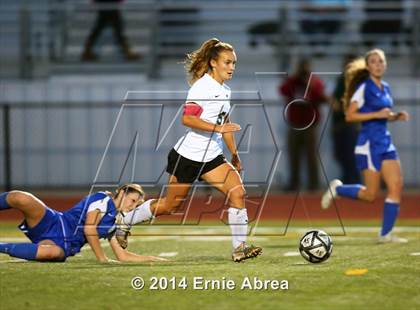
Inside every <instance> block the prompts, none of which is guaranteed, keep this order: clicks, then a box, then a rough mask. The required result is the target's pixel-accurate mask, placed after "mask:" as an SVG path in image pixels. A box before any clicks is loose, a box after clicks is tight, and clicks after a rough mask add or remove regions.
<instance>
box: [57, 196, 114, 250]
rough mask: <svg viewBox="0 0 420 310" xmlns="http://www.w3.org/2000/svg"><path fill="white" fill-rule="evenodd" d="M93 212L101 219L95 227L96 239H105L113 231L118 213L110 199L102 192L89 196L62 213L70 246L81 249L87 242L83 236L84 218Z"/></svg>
mask: <svg viewBox="0 0 420 310" xmlns="http://www.w3.org/2000/svg"><path fill="white" fill-rule="evenodd" d="M94 210H99V211H100V216H101V217H102V218H101V220H100V221H99V223H98V225H97V231H98V237H99V238H107V237H108V236H109V234H110V233H111V232H112V231H113V230H114V228H115V217H116V216H117V213H118V211H117V209H116V207H115V205H114V202H113V201H112V199H111V197H110V196H108V195H107V194H106V193H104V192H98V193H95V194H92V195H89V196H87V197H85V198H84V199H83V200H81V201H80V202H79V203H78V204H76V205H75V206H74V207H73V208H71V209H70V210H68V211H66V212H64V213H63V217H64V220H65V221H64V222H65V224H66V235H67V239H68V240H69V241H70V242H71V243H72V245H74V246H80V247H82V246H83V245H84V244H85V243H86V242H87V241H86V238H85V234H84V226H85V223H86V216H87V213H88V212H91V211H94Z"/></svg>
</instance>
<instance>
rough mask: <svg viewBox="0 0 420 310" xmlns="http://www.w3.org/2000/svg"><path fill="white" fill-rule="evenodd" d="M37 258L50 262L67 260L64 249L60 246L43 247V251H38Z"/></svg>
mask: <svg viewBox="0 0 420 310" xmlns="http://www.w3.org/2000/svg"><path fill="white" fill-rule="evenodd" d="M37 258H38V259H39V260H42V261H50V262H51V261H53V262H54V261H56V262H60V261H64V260H65V256H64V253H63V250H62V249H60V248H59V247H58V246H54V247H48V248H44V249H41V251H39V252H38V255H37Z"/></svg>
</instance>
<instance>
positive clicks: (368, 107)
mask: <svg viewBox="0 0 420 310" xmlns="http://www.w3.org/2000/svg"><path fill="white" fill-rule="evenodd" d="M381 84H382V89H381V88H379V87H378V86H377V85H376V84H375V83H374V82H373V81H372V80H371V79H370V78H369V79H367V80H365V81H364V82H362V83H361V84H360V85H359V87H358V88H357V89H356V91H355V93H354V95H353V96H352V98H351V100H350V102H353V101H356V102H357V105H358V108H359V112H360V113H370V112H377V111H380V110H381V109H383V108H390V109H391V108H392V107H393V106H394V103H393V100H392V97H391V90H390V88H389V85H388V83H386V82H381ZM355 153H356V160H357V165H358V167H359V169H360V170H363V169H371V170H375V171H379V170H380V168H381V163H382V161H383V160H385V159H396V158H397V157H396V156H397V155H396V149H395V146H394V144H393V143H392V139H391V134H390V132H389V131H388V128H387V120H386V119H372V120H369V121H364V122H362V128H361V131H360V134H359V137H358V141H357V145H356V149H355ZM358 155H361V156H365V157H366V158H364V159H363V160H362V158H361V157H359V158H358V157H357V156H358ZM362 161H363V162H362Z"/></svg>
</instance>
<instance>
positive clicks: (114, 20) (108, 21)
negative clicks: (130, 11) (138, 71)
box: [82, 0, 139, 61]
mask: <svg viewBox="0 0 420 310" xmlns="http://www.w3.org/2000/svg"><path fill="white" fill-rule="evenodd" d="M93 2H94V3H95V4H98V5H99V8H98V14H97V16H96V20H95V25H94V26H93V29H92V31H91V33H90V35H89V37H88V38H87V40H86V44H85V49H84V51H83V54H82V60H83V61H89V60H96V59H97V58H98V56H97V55H96V54H95V53H94V52H93V47H94V45H95V42H96V41H97V39H98V38H99V36H100V35H101V33H102V31H103V30H104V29H105V28H106V27H107V26H111V27H112V29H113V31H114V36H115V38H116V40H117V43H118V45H119V46H120V48H121V50H122V52H123V54H124V57H125V59H127V60H136V59H138V58H139V55H138V54H137V53H134V52H133V51H131V50H130V48H129V46H128V43H127V39H126V37H125V36H124V22H123V19H122V15H121V12H120V9H119V8H118V6H119V4H120V3H121V2H122V0H93ZM104 5H109V7H104Z"/></svg>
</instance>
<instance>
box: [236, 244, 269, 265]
mask: <svg viewBox="0 0 420 310" xmlns="http://www.w3.org/2000/svg"><path fill="white" fill-rule="evenodd" d="M261 253H262V248H260V247H258V246H254V245H246V244H245V242H243V243H241V245H240V246H238V247H237V248H236V249H234V250H233V253H232V260H233V261H234V262H237V263H239V262H241V261H243V260H245V259H248V258H254V257H257V256H258V255H260V254H261Z"/></svg>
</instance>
